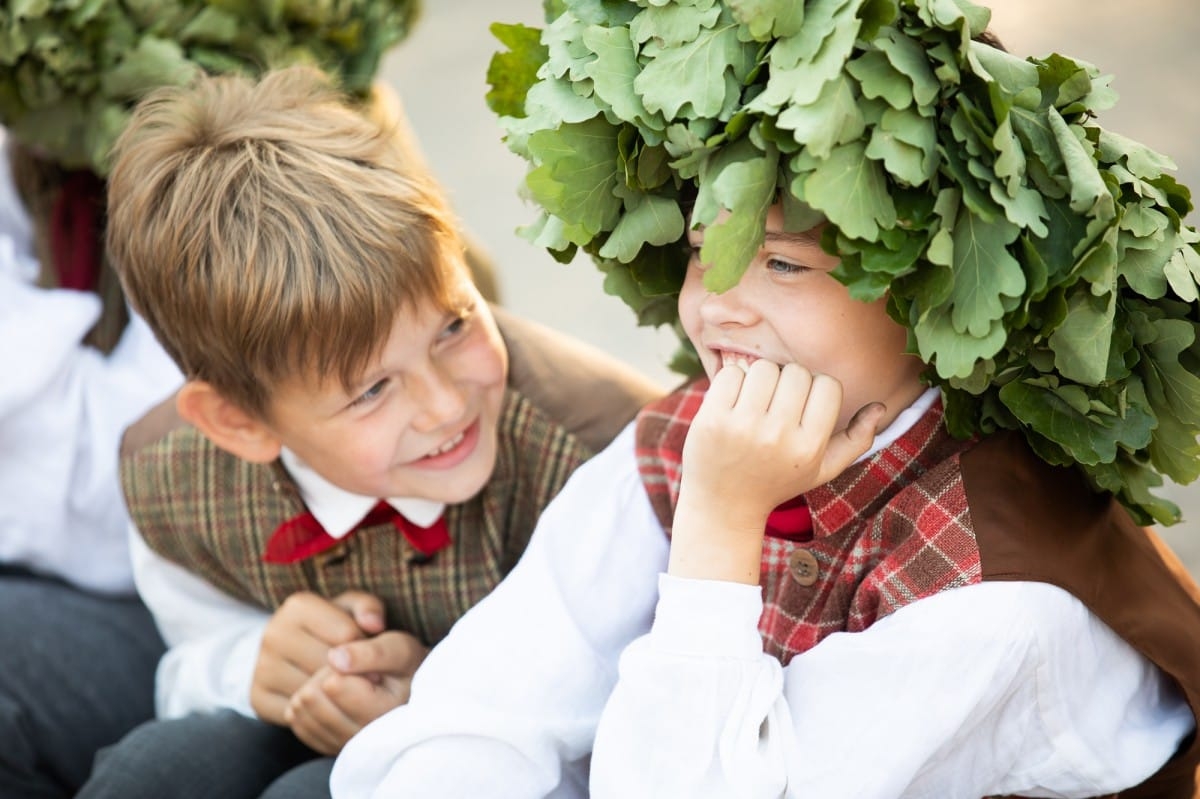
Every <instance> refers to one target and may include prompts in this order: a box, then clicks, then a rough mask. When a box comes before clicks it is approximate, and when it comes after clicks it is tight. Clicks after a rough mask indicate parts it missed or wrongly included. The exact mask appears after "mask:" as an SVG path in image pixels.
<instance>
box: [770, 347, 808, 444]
mask: <svg viewBox="0 0 1200 799" xmlns="http://www.w3.org/2000/svg"><path fill="white" fill-rule="evenodd" d="M812 381H813V375H812V372H810V371H808V369H806V368H804V367H803V366H801V365H800V364H798V363H787V364H784V365H783V367H782V368H781V369H780V370H779V382H778V384H777V385H776V387H775V394H774V396H772V397H771V405H770V407H768V408H767V416H768V417H769V418H771V419H772V420H773V421H774V422H775V423H776V424H778V425H779V429H781V430H788V429H792V428H796V427H799V425H800V420H801V418H803V415H804V406H805V405H807V404H808V394H809V392H810V391H811V390H812Z"/></svg>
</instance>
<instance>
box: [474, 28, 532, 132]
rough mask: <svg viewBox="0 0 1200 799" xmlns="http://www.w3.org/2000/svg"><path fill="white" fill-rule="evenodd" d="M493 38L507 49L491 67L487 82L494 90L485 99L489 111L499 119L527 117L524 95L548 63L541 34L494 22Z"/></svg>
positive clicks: (494, 60)
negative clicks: (544, 63) (539, 71)
mask: <svg viewBox="0 0 1200 799" xmlns="http://www.w3.org/2000/svg"><path fill="white" fill-rule="evenodd" d="M488 30H490V31H491V32H492V35H493V36H495V37H496V38H497V39H499V40H500V43H501V44H503V45H504V46H505V47H507V48H508V52H498V53H496V54H494V55H493V56H492V59H491V62H490V63H489V64H488V70H487V81H488V84H489V85H490V86H491V87H492V88H491V89H490V90H489V91H488V93H487V95H486V100H487V104H488V108H490V109H492V111H494V112H495V113H497V114H499V115H500V116H510V117H523V116H525V95H526V94H528V93H529V87H530V86H532V85H533V84H534V83H535V82H536V81H537V71H538V68H539V67H540V66H541V64H542V63H543V62H544V61H545V60H546V56H547V51H546V47H545V46H544V45H542V43H541V39H540V37H541V31H540V30H538V29H537V28H529V27H526V26H524V25H520V24H517V25H504V24H502V23H499V22H496V23H493V24H492V26H491V27H490V28H488Z"/></svg>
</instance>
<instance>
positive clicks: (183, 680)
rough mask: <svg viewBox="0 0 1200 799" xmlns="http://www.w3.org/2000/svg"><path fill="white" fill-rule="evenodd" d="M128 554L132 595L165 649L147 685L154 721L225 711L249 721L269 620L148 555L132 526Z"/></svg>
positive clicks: (159, 559) (252, 710)
mask: <svg viewBox="0 0 1200 799" xmlns="http://www.w3.org/2000/svg"><path fill="white" fill-rule="evenodd" d="M129 549H130V552H131V554H132V559H133V566H134V578H135V580H136V582H137V589H138V593H139V594H141V597H142V600H143V601H144V602H145V603H146V607H148V608H149V609H150V612H151V613H152V614H153V615H154V621H155V623H156V624H157V625H158V629H159V632H160V633H161V634H162V637H163V640H164V641H165V642H166V644H167V652H166V654H165V655H163V657H162V659H161V660H160V661H159V664H158V674H157V676H156V679H155V709H156V712H157V715H158V717H159V718H164V719H165V718H177V717H179V716H185V715H187V714H188V713H192V712H196V711H208V710H214V709H217V708H231V709H233V710H236V711H237V712H238V713H241V714H242V715H244V716H249V717H250V718H256V717H257V714H256V713H255V712H254V709H253V708H252V707H251V705H250V685H251V682H252V680H253V677H254V667H255V664H257V662H258V652H259V649H260V647H261V644H262V634H263V630H264V629H265V628H266V625H267V621H268V620H269V619H270V614H269V613H266V612H265V611H263V610H262V609H261V608H258V607H256V606H254V605H249V604H245V603H243V602H239V601H238V600H235V599H233V598H232V597H230V596H229V595H228V594H225V593H223V592H222V591H220V590H218V589H217V588H216V587H215V586H213V585H212V584H211V583H209V582H208V581H206V580H204V579H202V578H201V577H198V576H197V575H195V574H193V573H192V572H189V571H188V570H186V569H184V568H183V567H181V566H179V565H177V564H175V563H172V562H171V561H169V560H166V559H165V558H163V557H161V556H159V555H158V554H156V553H154V552H153V551H151V550H150V548H149V547H147V546H146V544H145V542H144V541H143V540H142V538H141V536H140V535H139V534H138V533H137V531H136V530H134V529H133V528H132V525H131V527H130V536H129Z"/></svg>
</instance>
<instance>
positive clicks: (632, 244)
mask: <svg viewBox="0 0 1200 799" xmlns="http://www.w3.org/2000/svg"><path fill="white" fill-rule="evenodd" d="M684 224H685V222H684V219H683V212H682V211H680V210H679V203H677V202H676V201H675V200H671V199H668V198H666V197H655V196H651V195H645V194H637V195H634V199H633V201H632V203H627V204H626V208H625V213H624V214H622V215H621V219H620V221H619V222H617V226H616V227H615V228H614V229H613V232H612V233H611V234H610V235H609V237H608V240H607V241H605V242H604V246H603V247H601V248H600V257H602V258H615V259H617V260H618V261H620V262H621V263H625V264H627V263H629V262H630V261H632V260H633V259H634V258H635V257H637V254H638V252H640V251H641V249H642V246H643V245H645V244H651V245H663V244H669V243H671V242H675V241H679V238H680V237H681V236H683V233H684Z"/></svg>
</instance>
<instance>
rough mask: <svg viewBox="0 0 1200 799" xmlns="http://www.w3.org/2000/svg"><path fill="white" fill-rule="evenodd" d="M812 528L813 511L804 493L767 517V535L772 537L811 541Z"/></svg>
mask: <svg viewBox="0 0 1200 799" xmlns="http://www.w3.org/2000/svg"><path fill="white" fill-rule="evenodd" d="M812 529H813V525H812V513H811V512H810V511H809V509H808V503H806V502H805V501H804V495H803V494H802V495H800V496H798V497H793V498H792V499H789V500H788V501H787V502H785V503H783V504H782V505H780V506H779V507H777V508H776V509H775V510H773V511H771V515H770V516H768V517H767V535H768V536H770V537H771V538H785V539H787V540H788V541H811V540H812Z"/></svg>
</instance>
